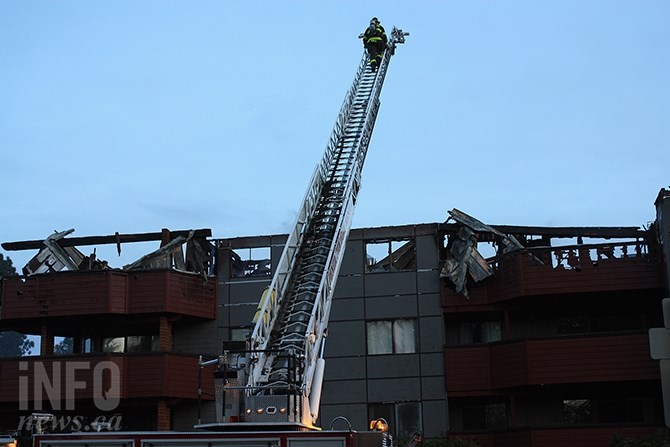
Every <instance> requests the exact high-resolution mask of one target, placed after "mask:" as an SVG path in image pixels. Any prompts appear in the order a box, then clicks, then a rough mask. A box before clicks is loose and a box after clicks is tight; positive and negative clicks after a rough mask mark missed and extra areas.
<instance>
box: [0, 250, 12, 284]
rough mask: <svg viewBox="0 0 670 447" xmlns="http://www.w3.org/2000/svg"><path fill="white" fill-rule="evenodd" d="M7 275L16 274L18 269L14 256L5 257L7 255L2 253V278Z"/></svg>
mask: <svg viewBox="0 0 670 447" xmlns="http://www.w3.org/2000/svg"><path fill="white" fill-rule="evenodd" d="M7 276H16V269H15V268H14V265H13V264H12V258H7V259H5V255H3V254H2V253H0V279H2V278H4V277H7Z"/></svg>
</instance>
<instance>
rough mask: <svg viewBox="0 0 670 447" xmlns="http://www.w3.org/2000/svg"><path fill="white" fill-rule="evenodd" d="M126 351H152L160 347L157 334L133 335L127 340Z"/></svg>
mask: <svg viewBox="0 0 670 447" xmlns="http://www.w3.org/2000/svg"><path fill="white" fill-rule="evenodd" d="M126 346H127V348H126V352H152V351H154V352H155V351H158V349H159V346H160V345H159V338H158V336H157V335H131V336H129V337H128V338H127V340H126Z"/></svg>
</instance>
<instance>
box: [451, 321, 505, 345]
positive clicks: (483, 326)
mask: <svg viewBox="0 0 670 447" xmlns="http://www.w3.org/2000/svg"><path fill="white" fill-rule="evenodd" d="M500 340H502V324H501V322H500V321H466V322H463V323H461V324H460V325H459V327H458V342H459V343H460V344H462V345H471V344H475V343H492V342H494V341H500Z"/></svg>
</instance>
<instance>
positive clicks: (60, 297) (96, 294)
mask: <svg viewBox="0 0 670 447" xmlns="http://www.w3.org/2000/svg"><path fill="white" fill-rule="evenodd" d="M216 295H217V294H216V280H215V279H214V278H208V280H207V282H206V283H205V282H203V280H202V277H200V276H198V275H195V274H189V273H183V272H178V271H174V270H144V271H132V272H124V271H120V270H98V271H83V272H82V271H65V272H58V273H50V274H42V275H33V276H28V277H13V278H6V279H5V280H4V281H3V294H2V310H1V312H0V317H1V319H3V320H15V319H34V318H44V317H64V316H78V315H99V314H147V313H160V314H166V313H167V314H178V315H188V316H193V317H200V318H207V319H215V318H216Z"/></svg>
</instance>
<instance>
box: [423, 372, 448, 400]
mask: <svg viewBox="0 0 670 447" xmlns="http://www.w3.org/2000/svg"><path fill="white" fill-rule="evenodd" d="M446 395H447V394H446V389H445V386H444V377H443V376H439V377H427V376H426V375H423V376H422V377H421V399H423V400H433V399H444V398H445V397H446Z"/></svg>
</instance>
